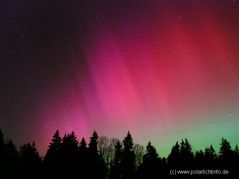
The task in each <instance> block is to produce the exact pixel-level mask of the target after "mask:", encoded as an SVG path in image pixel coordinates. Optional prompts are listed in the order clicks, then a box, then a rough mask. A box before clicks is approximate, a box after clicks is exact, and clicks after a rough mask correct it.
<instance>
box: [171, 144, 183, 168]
mask: <svg viewBox="0 0 239 179" xmlns="http://www.w3.org/2000/svg"><path fill="white" fill-rule="evenodd" d="M180 155H181V151H180V145H179V144H178V141H177V142H176V144H175V145H174V146H173V147H172V149H171V153H170V154H169V156H168V164H169V166H170V167H179V166H180V162H181V156H180Z"/></svg>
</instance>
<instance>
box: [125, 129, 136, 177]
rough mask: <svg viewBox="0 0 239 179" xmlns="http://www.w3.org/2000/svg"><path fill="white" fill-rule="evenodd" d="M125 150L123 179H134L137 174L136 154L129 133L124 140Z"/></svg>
mask: <svg viewBox="0 0 239 179" xmlns="http://www.w3.org/2000/svg"><path fill="white" fill-rule="evenodd" d="M123 144H124V149H123V153H122V178H123V179H132V178H134V176H135V172H136V163H135V154H134V151H133V145H134V143H133V138H132V136H131V134H130V132H129V131H128V133H127V136H126V137H125V138H124V140H123Z"/></svg>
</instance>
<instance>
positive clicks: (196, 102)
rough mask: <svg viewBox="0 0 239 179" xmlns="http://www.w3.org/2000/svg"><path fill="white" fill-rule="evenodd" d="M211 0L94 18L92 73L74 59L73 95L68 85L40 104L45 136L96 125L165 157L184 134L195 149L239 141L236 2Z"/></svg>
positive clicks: (88, 53) (88, 50)
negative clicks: (154, 148)
mask: <svg viewBox="0 0 239 179" xmlns="http://www.w3.org/2000/svg"><path fill="white" fill-rule="evenodd" d="M173 2H174V1H173ZM175 2H176V1H175ZM186 2H187V3H186ZM144 3H147V2H146V1H145V2H144ZM214 3H216V1H212V2H207V1H192V2H191V1H185V4H181V3H179V2H177V3H172V2H166V1H159V2H153V1H152V4H151V5H147V6H146V7H144V8H142V7H141V6H140V7H138V6H136V7H134V8H135V9H133V10H132V11H127V12H125V14H123V15H122V14H120V13H119V14H118V15H117V13H115V14H114V15H112V16H113V17H110V15H109V14H110V12H111V11H110V10H108V9H107V8H105V9H104V11H105V12H106V13H105V14H103V15H101V19H104V20H103V21H100V20H99V19H94V17H95V16H94V17H92V18H91V20H89V25H88V27H87V28H88V29H87V32H88V33H87V36H86V37H85V38H86V39H87V43H86V44H85V46H84V48H83V49H84V54H85V55H84V58H85V59H86V61H87V65H86V68H87V71H86V72H85V73H82V72H81V71H80V70H78V68H77V67H78V66H77V63H73V64H72V71H73V72H74V74H75V76H77V77H76V79H75V80H73V82H74V84H73V85H72V86H73V87H74V92H72V89H71V88H70V87H69V88H68V87H65V86H64V87H63V88H64V90H63V93H62V94H61V95H59V96H55V98H54V99H53V98H50V99H49V100H48V101H47V102H46V103H43V105H39V106H38V113H41V118H42V120H44V121H45V122H46V123H47V126H49V128H50V129H49V131H48V132H49V133H48V134H49V135H51V134H52V133H53V131H54V130H55V129H57V128H58V129H60V130H61V131H70V130H75V131H77V134H78V135H79V136H83V135H84V136H89V135H90V133H91V132H92V131H93V130H94V129H96V130H97V131H99V133H100V134H102V135H107V136H110V137H115V136H116V137H122V136H123V135H124V134H125V133H126V132H127V130H130V131H131V132H132V134H133V136H134V138H135V140H136V142H139V143H142V144H145V143H146V142H147V141H148V140H151V141H152V143H153V144H155V145H157V146H159V150H160V153H161V154H163V155H166V154H167V153H168V152H169V147H171V146H172V144H173V143H174V142H175V141H176V140H180V139H181V138H182V137H188V138H189V140H190V141H191V142H192V144H193V146H195V147H196V148H204V147H205V145H209V144H211V143H213V144H216V143H218V142H219V140H220V138H221V137H226V138H228V139H229V140H230V141H231V142H232V144H233V145H234V144H235V143H237V142H238V141H236V140H238V139H239V133H236V131H238V129H239V122H238V117H239V114H238V112H237V109H238V107H239V95H238V91H239V70H238V69H239V62H238V58H239V51H238V48H239V45H238V44H239V38H238V35H237V37H236V38H235V37H234V34H236V33H238V34H239V25H238V23H237V18H236V17H235V16H239V13H238V12H239V11H237V10H238V3H236V4H234V5H231V4H230V3H225V4H226V5H225V6H224V7H223V6H222V4H220V3H219V4H217V5H216V6H213V4H214ZM157 6H158V9H157V8H156V7H157ZM231 6H232V7H231ZM234 6H236V7H234ZM125 8H126V9H127V7H125ZM137 8H139V9H137ZM140 10H144V11H145V12H151V13H150V14H147V15H145V16H143V15H140V13H141V11H140ZM150 10H152V11H150ZM229 11H230V12H229ZM116 12H118V9H116ZM132 12H134V13H132ZM121 15H122V16H123V17H121ZM137 17H138V18H137ZM113 18H115V19H116V20H115V21H114V19H113ZM236 24H237V25H236ZM225 27H228V28H225ZM74 60H77V59H74ZM72 86H71V87H72ZM54 100H55V102H53V101H54ZM206 134H207V136H206ZM49 137H50V136H49ZM204 137H207V138H208V140H207V141H203V140H201V139H203V138H204Z"/></svg>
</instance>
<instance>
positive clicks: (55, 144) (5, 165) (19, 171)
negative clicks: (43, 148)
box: [0, 130, 239, 179]
mask: <svg viewBox="0 0 239 179" xmlns="http://www.w3.org/2000/svg"><path fill="white" fill-rule="evenodd" d="M136 158H137V161H138V164H137V165H136ZM106 162H107V165H106ZM238 163H239V149H238V146H237V145H236V146H235V148H234V149H232V147H231V145H230V143H229V141H227V140H226V139H224V138H222V140H221V143H220V151H219V153H218V154H217V153H216V151H215V149H214V147H213V146H212V145H210V146H209V147H206V148H205V150H204V151H202V150H199V151H196V152H195V155H194V153H193V152H192V148H191V145H190V143H189V142H188V140H187V139H183V140H182V141H181V142H180V143H179V142H176V144H175V145H174V146H173V147H172V149H171V152H170V154H169V155H168V157H167V158H160V157H159V154H158V153H157V151H156V148H155V147H154V146H153V145H152V144H151V142H149V143H148V144H147V146H146V151H144V148H143V146H141V145H139V144H134V142H133V138H132V136H131V134H130V132H128V133H127V135H126V137H125V138H124V139H123V142H120V141H119V140H118V139H115V138H114V139H108V138H107V137H99V136H98V134H97V132H96V131H94V132H93V134H92V136H91V137H90V141H89V145H87V142H86V140H85V138H82V139H81V142H80V143H79V142H78V140H77V138H76V135H75V133H74V132H72V133H70V134H65V135H64V137H63V138H61V137H60V134H59V131H56V132H55V133H54V135H53V137H52V140H51V142H50V144H49V146H48V150H47V153H46V155H45V158H44V162H43V163H42V161H41V158H40V156H39V153H38V151H37V149H36V146H35V143H34V142H33V143H27V144H24V145H23V146H21V147H20V149H19V151H18V150H17V148H16V147H15V145H14V143H13V141H12V140H7V141H6V140H5V139H4V135H3V133H2V132H1V130H0V178H27V179H28V178H29V179H30V178H58V177H59V178H62V177H63V178H92V179H134V178H139V179H146V178H160V177H162V178H166V177H167V176H169V173H170V172H169V171H170V169H178V170H180V169H182V170H185V169H194V170H198V169H213V170H218V169H220V170H221V172H222V171H228V172H229V174H230V175H227V176H228V177H229V176H233V175H235V176H238V170H239V165H238Z"/></svg>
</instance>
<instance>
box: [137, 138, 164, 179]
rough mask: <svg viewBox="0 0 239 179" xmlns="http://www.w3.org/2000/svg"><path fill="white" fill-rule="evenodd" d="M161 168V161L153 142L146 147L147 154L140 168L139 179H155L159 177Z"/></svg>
mask: <svg viewBox="0 0 239 179" xmlns="http://www.w3.org/2000/svg"><path fill="white" fill-rule="evenodd" d="M160 167H161V159H160V158H159V155H158V153H157V151H156V149H155V147H154V146H152V145H151V142H149V143H148V145H147V147H146V153H145V154H144V156H143V163H142V165H141V167H140V168H139V177H140V178H142V179H146V178H154V177H155V176H157V174H158V172H159V171H160Z"/></svg>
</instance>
